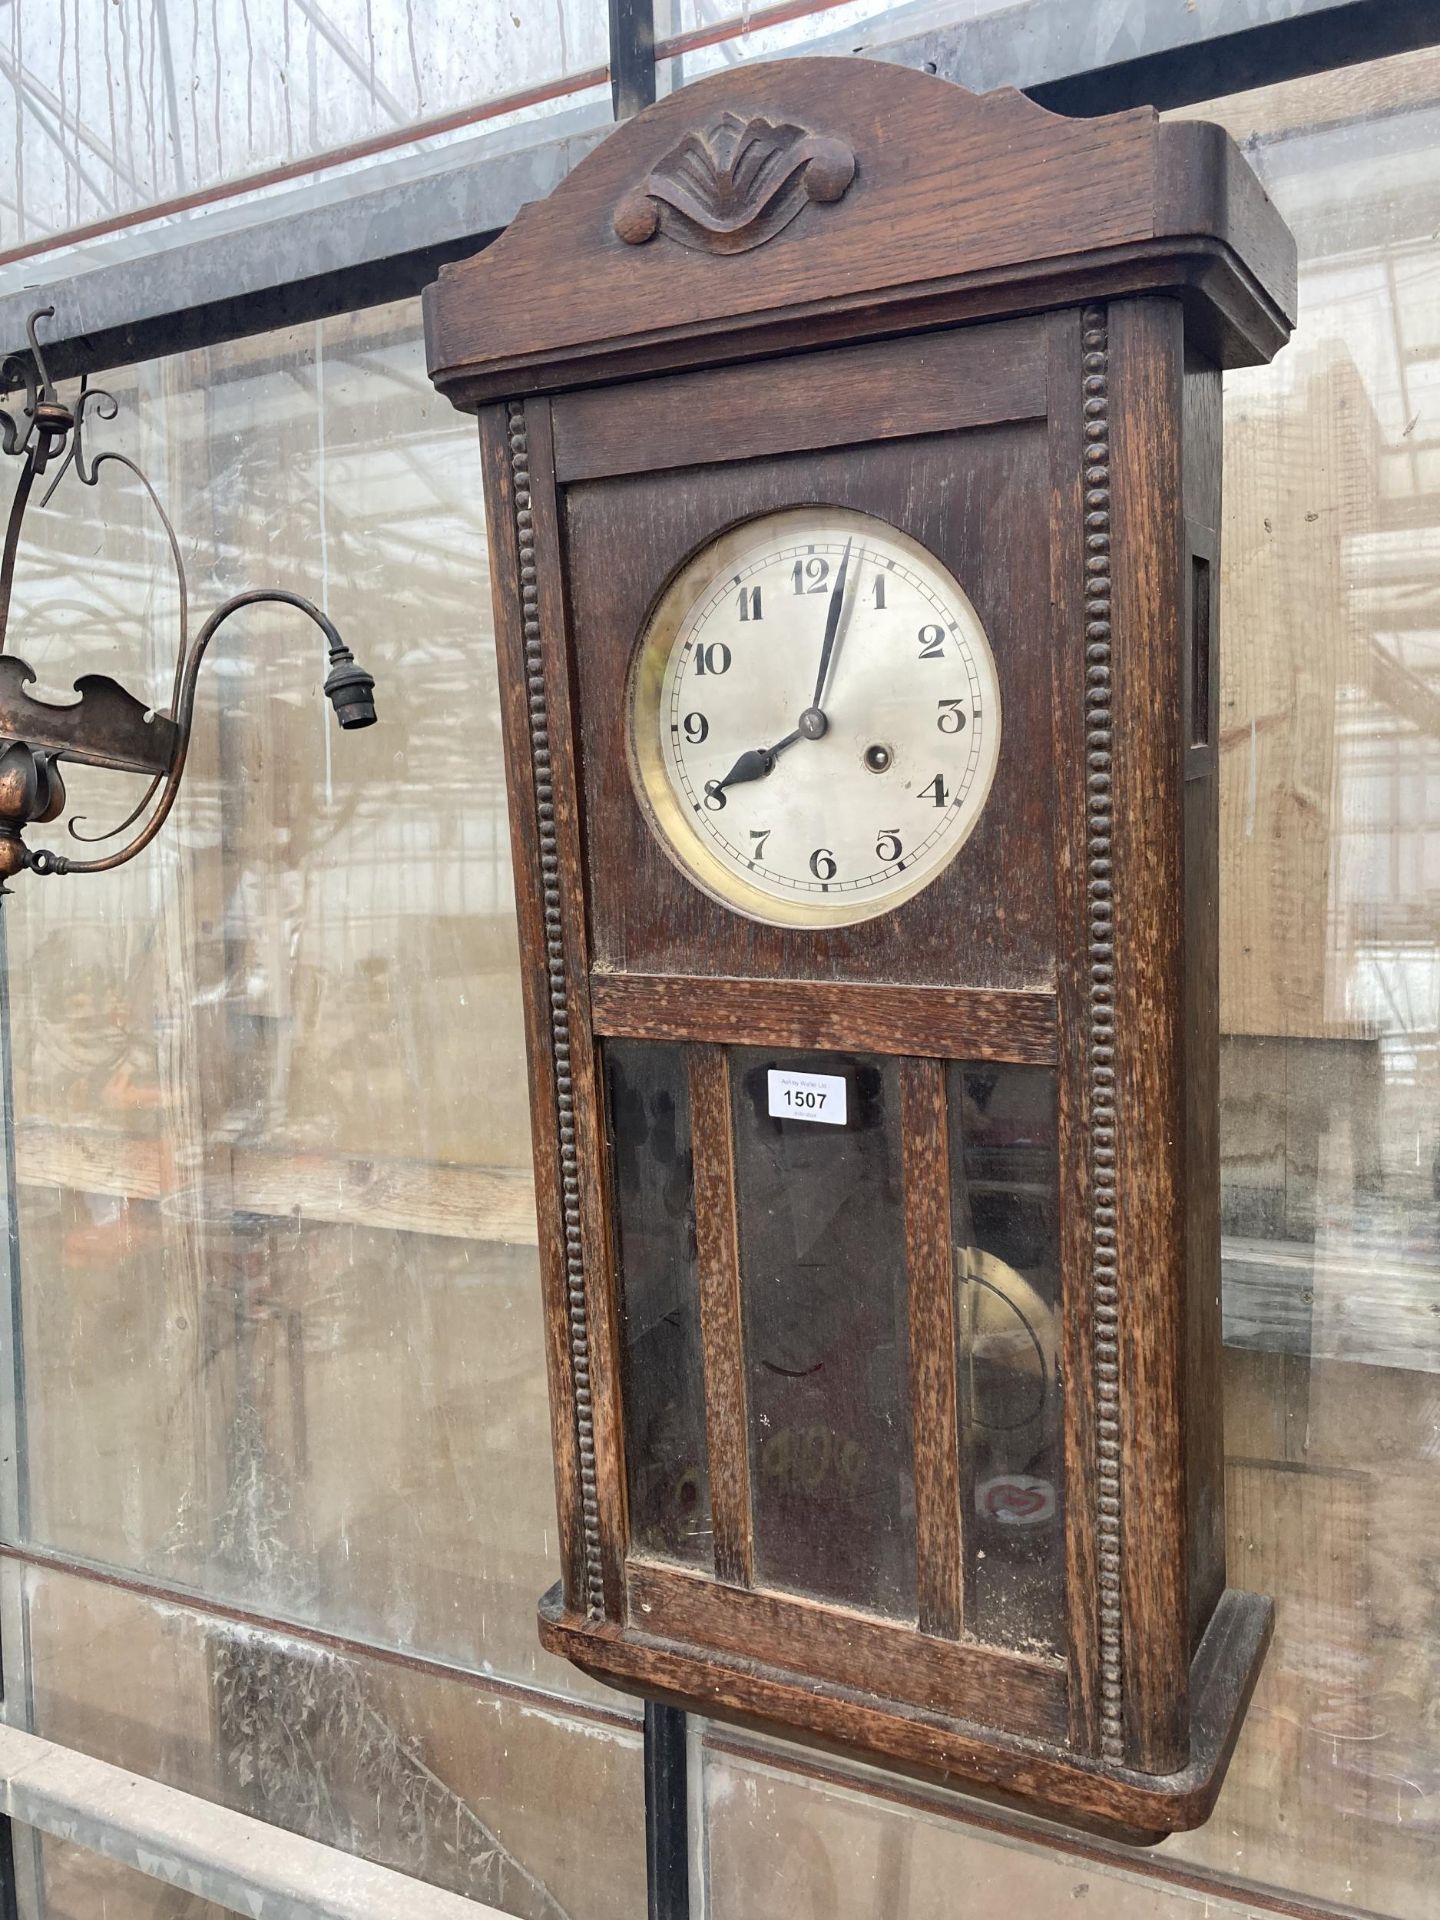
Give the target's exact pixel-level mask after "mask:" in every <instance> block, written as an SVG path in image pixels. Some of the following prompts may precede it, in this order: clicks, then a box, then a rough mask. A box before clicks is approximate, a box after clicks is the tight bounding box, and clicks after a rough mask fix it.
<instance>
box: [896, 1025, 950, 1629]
mask: <svg viewBox="0 0 1440 1920" xmlns="http://www.w3.org/2000/svg"><path fill="white" fill-rule="evenodd" d="M900 1130H901V1137H902V1148H903V1153H904V1166H905V1264H906V1269H907V1273H908V1277H909V1289H908V1292H909V1305H910V1393H911V1407H912V1420H911V1431H912V1434H913V1436H914V1438H913V1444H914V1451H915V1580H916V1591H917V1596H918V1601H919V1623H920V1630H921V1632H922V1633H933V1634H938V1635H940V1636H942V1637H943V1638H946V1639H951V1640H953V1639H955V1638H957V1637H958V1635H959V1633H960V1628H961V1624H962V1620H963V1596H962V1591H961V1589H962V1584H963V1579H962V1571H961V1557H960V1447H959V1422H958V1416H957V1412H956V1384H955V1289H954V1285H953V1281H952V1262H953V1253H952V1247H951V1231H950V1157H949V1152H948V1142H947V1138H946V1122H945V1069H944V1067H943V1066H942V1064H941V1063H940V1062H939V1061H938V1060H905V1061H902V1062H901V1066H900Z"/></svg>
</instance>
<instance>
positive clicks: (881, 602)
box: [875, 573, 885, 613]
mask: <svg viewBox="0 0 1440 1920" xmlns="http://www.w3.org/2000/svg"><path fill="white" fill-rule="evenodd" d="M875 611H876V612H877V613H883V612H884V611H885V576H884V574H883V573H877V574H876V576H875Z"/></svg>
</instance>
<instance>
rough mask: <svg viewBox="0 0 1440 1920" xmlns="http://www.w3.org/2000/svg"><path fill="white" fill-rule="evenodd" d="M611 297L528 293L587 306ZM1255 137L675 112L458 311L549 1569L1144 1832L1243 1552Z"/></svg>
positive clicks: (550, 215)
mask: <svg viewBox="0 0 1440 1920" xmlns="http://www.w3.org/2000/svg"><path fill="white" fill-rule="evenodd" d="M561 283H563V284H566V285H568V286H572V287H583V289H584V298H583V299H579V300H571V301H567V302H555V301H547V300H544V299H539V300H537V298H536V294H537V292H538V291H540V290H543V289H544V288H545V287H546V286H551V285H556V284H561ZM1293 295H1294V252H1293V244H1292V243H1291V242H1290V239H1289V236H1288V234H1287V233H1286V232H1285V229H1284V227H1283V225H1282V224H1281V223H1280V222H1279V220H1278V218H1277V216H1276V215H1275V214H1274V211H1273V209H1272V208H1270V206H1269V203H1268V202H1267V201H1266V200H1265V198H1264V195H1263V193H1262V192H1261V190H1260V189H1259V187H1258V185H1257V184H1256V182H1255V181H1254V178H1253V176H1252V175H1250V173H1249V172H1248V169H1247V168H1246V167H1245V165H1244V163H1243V161H1242V160H1241V159H1240V157H1239V156H1238V154H1237V153H1235V151H1234V149H1233V148H1232V147H1230V145H1229V143H1228V141H1227V140H1226V139H1225V136H1224V135H1223V134H1221V133H1220V132H1219V131H1218V130H1217V129H1214V128H1208V127H1204V126H1200V125H1197V124H1193V123H1192V124H1182V123H1176V124H1174V125H1166V126H1161V125H1160V124H1159V123H1158V122H1157V120H1156V118H1155V116H1154V115H1153V114H1149V113H1132V114H1122V115H1116V116H1112V117H1110V118H1108V119H1104V120H1098V121H1084V122H1070V121H1066V120H1063V119H1060V118H1058V117H1056V116H1052V115H1049V114H1047V113H1044V112H1043V111H1041V110H1040V109H1038V108H1035V107H1034V106H1033V105H1032V104H1031V103H1029V102H1028V101H1025V100H1024V99H1023V98H1021V97H1020V96H1018V95H1015V94H1010V93H999V94H993V95H986V96H978V97H977V96H972V95H969V94H967V93H965V92H963V91H962V90H961V89H959V88H956V87H953V86H951V85H949V84H948V83H946V82H943V81H940V80H938V79H935V78H934V77H931V76H926V75H922V74H914V73H909V72H906V71H904V70H902V69H898V68H893V67H884V66H878V65H872V64H870V63H866V62H863V61H844V62H832V61H814V60H798V61H787V62H784V63H780V64H777V65H775V66H768V67H765V66H762V67H756V68H751V69H744V70H740V71H737V72H732V73H727V74H725V75H719V76H716V77H714V78H713V79H710V80H706V81H702V82H700V83H698V84H697V85H695V86H693V87H691V88H687V89H685V90H683V91H682V92H679V93H677V94H674V95H672V96H670V97H669V98H667V99H666V100H665V101H663V102H661V103H659V104H658V105H656V106H655V107H653V108H650V109H648V110H647V111H646V112H645V113H643V114H641V115H639V116H637V117H636V119H635V120H633V121H631V122H629V123H627V125H626V126H625V127H624V128H623V129H621V130H619V131H617V132H616V133H615V134H614V135H612V136H611V138H610V139H608V140H607V141H606V142H604V143H603V145H602V146H601V147H600V148H598V149H597V150H596V151H595V152H594V153H593V154H591V155H590V156H589V157H588V158H587V159H585V160H584V161H583V162H582V163H581V164H580V165H579V166H578V167H577V168H576V169H575V171H574V173H573V174H572V175H571V176H570V177H569V178H568V179H567V180H566V181H565V182H564V183H563V184H562V185H561V186H560V187H559V188H557V189H556V191H555V193H554V194H553V195H551V197H550V198H549V199H548V200H547V201H544V202H541V203H538V204H537V205H535V206H533V207H531V208H527V209H526V210H525V211H524V212H523V213H522V214H521V215H520V216H519V218H518V219H517V220H516V222H515V223H514V225H513V226H512V227H511V229H510V230H509V231H507V233H506V234H505V235H504V236H502V238H501V239H500V240H499V241H497V242H496V243H495V244H494V245H493V246H492V247H491V248H490V249H489V250H488V251H487V252H486V253H485V254H483V255H481V256H480V257H479V258H478V259H477V260H475V261H473V262H469V263H465V264H464V265H461V266H457V267H454V268H448V269H446V270H445V272H444V274H443V276H442V279H441V281H440V283H439V284H438V286H437V287H435V288H432V289H431V290H430V291H429V293H428V295H427V331H428V337H429V345H430V358H431V370H432V375H433V377H434V378H435V380H436V381H437V384H439V386H440V387H441V388H442V390H443V391H445V392H447V393H448V394H449V395H450V397H451V398H452V399H453V400H454V401H455V402H456V404H457V405H461V406H463V407H466V408H469V409H471V410H473V411H475V412H477V413H478V415H479V417H480V424H481V446H482V457H483V464H484V476H485V486H486V502H487V519H488V526H489V540H490V552H491V568H492V581H493V589H494V600H495V614H496V638H497V652H498V656H499V664H500V690H501V701H502V710H503V720H504V726H505V735H506V755H507V770H508V776H509V781H510V791H511V823H512V832H513V837H514V849H515V874H516V893H517V906H518V911H519V916H520V928H521V941H522V954H523V959H524V983H525V994H526V1026H527V1042H528V1047H529V1057H530V1072H531V1098H532V1112H533V1127H534V1144H535V1171H536V1188H537V1211H538V1215H539V1222H540V1244H541V1264H542V1279H543V1285H544V1291H545V1304H546V1326H547V1358H548V1365H549V1373H550V1390H551V1416H552V1442H553V1449H554V1456H555V1467H556V1486H557V1499H558V1511H559V1518H560V1539H561V1573H562V1577H561V1580H560V1582H559V1584H558V1586H557V1587H556V1588H555V1589H553V1590H552V1591H551V1592H550V1593H549V1594H547V1595H546V1596H545V1597H544V1599H543V1600H542V1602H541V1607H540V1632H541V1637H542V1640H543V1641H544V1643H545V1644H546V1645H547V1646H548V1647H550V1648H551V1649H552V1650H554V1651H556V1652H558V1653H560V1654H562V1655H564V1656H566V1657H568V1658H570V1659H572V1660H574V1661H575V1662H576V1663H577V1664H578V1665H580V1666H581V1667H583V1668H584V1669H585V1670H586V1671H588V1672H590V1673H592V1674H595V1675H597V1676H599V1677H600V1678H602V1679H604V1680H607V1681H609V1682H610V1683H611V1684H614V1685H617V1686H620V1687H624V1688H628V1689H630V1690H632V1691H636V1692H641V1693H644V1694H646V1695H648V1696H652V1697H659V1698H664V1699H668V1700H671V1701H675V1702H678V1703H680V1704H682V1705H686V1706H689V1707H692V1708H695V1709H696V1710H698V1711H702V1712H704V1713H706V1714H710V1715H717V1716H721V1717H730V1718H733V1719H736V1720H739V1721H741V1722H743V1723H746V1724H754V1725H760V1726H764V1727H767V1728H770V1729H772V1730H780V1731H783V1732H788V1733H790V1734H792V1735H794V1736H796V1737H800V1738H803V1739H805V1740H807V1741H810V1742H813V1743H818V1744H821V1745H826V1746H830V1747H834V1748H838V1749H842V1750H844V1751H846V1752H849V1753H853V1754H856V1755H859V1756H861V1757H863V1758H866V1759H869V1760H872V1761H878V1762H880V1763H882V1764H886V1765H890V1766H894V1767H898V1768H902V1769H906V1770H910V1771H914V1772H917V1773H921V1774H924V1775H926V1776H927V1777H932V1778H941V1779H943V1780H945V1781H947V1782H949V1783H950V1784H953V1785H956V1786H960V1787H963V1788H965V1789H966V1790H967V1791H971V1792H979V1793H982V1794H986V1795H989V1796H991V1797H995V1798H999V1799H1002V1800H1005V1801H1007V1802H1010V1803H1013V1804H1019V1805H1021V1806H1024V1807H1025V1808H1027V1809H1029V1810H1032V1811H1038V1812H1041V1813H1044V1814H1046V1815H1048V1816H1050V1817H1052V1818H1059V1819H1063V1820H1066V1821H1069V1822H1072V1823H1075V1824H1079V1825H1083V1826H1088V1827H1091V1828H1098V1829H1100V1830H1103V1831H1106V1832H1109V1833H1112V1834H1118V1835H1120V1836H1122V1837H1125V1838H1129V1839H1132V1840H1145V1839H1154V1838H1157V1837H1160V1836H1162V1835H1163V1834H1164V1833H1166V1832H1169V1831H1173V1830H1174V1829H1176V1828H1178V1827H1183V1826H1190V1825H1195V1824H1197V1823H1199V1822H1200V1821H1202V1820H1204V1819H1205V1818H1206V1817H1207V1816H1208V1813H1209V1811H1210V1809H1211V1807H1212V1806H1213V1803H1214V1799H1215V1796H1216V1794H1217V1793H1218V1791H1219V1787H1220V1783H1221V1780H1222V1778H1223V1774H1224V1770H1225V1767H1226V1764H1227V1762H1228V1758H1229V1755H1230V1752H1231V1749H1232V1747H1233V1744H1234V1741H1235V1739H1236V1737H1237V1734H1238V1731H1239V1728H1240V1723H1241V1720H1242V1718H1243V1715H1244V1711H1245V1707H1246V1704H1247V1702H1248V1699H1249V1697H1250V1693H1251V1690H1252V1688H1253V1686H1254V1683H1255V1680H1256V1676H1257V1673H1258V1671H1259V1667H1260V1663H1261V1660H1262V1657H1263V1653H1264V1649H1265V1645H1266V1642H1267V1639H1268V1635H1269V1631H1270V1606H1269V1602H1268V1601H1266V1600H1265V1599H1263V1598H1262V1597H1260V1596H1255V1595H1251V1594H1245V1593H1242V1592H1239V1591H1236V1590H1234V1589H1232V1588H1229V1587H1228V1586H1227V1584H1226V1577H1225V1556H1224V1490H1223V1458H1222V1449H1221V1441H1220V1431H1219V1384H1220V1383H1219V1358H1220V1326H1219V1297H1218V1296H1219V1267H1218V1161H1217V1150H1216V1070H1217V1049H1218V1041H1217V1002H1216V975H1217V964H1216V961H1217V948H1216V929H1215V897H1216V890H1217V877H1216V876H1217V867H1216V861H1217V853H1216V844H1217V809H1216V764H1215V763H1216V749H1215V727H1216V715H1217V690H1218V669H1217V663H1216V658H1215V598H1216V596H1215V592H1214V586H1213V583H1214V581H1215V578H1216V568H1217V566H1218V558H1219V551H1218V526H1219V484H1220V476H1219V420H1220V376H1221V370H1222V369H1223V368H1225V367H1228V366H1239V365H1253V364H1258V363H1260V362H1262V361H1264V360H1266V359H1268V358H1270V357H1271V356H1272V355H1273V354H1274V352H1275V351H1276V350H1277V349H1278V348H1279V347H1280V346H1281V345H1282V344H1283V342H1284V339H1285V337H1286V335H1287V332H1288V327H1289V316H1290V313H1291V311H1292V308H1293Z"/></svg>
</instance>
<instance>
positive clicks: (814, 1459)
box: [730, 1049, 916, 1619]
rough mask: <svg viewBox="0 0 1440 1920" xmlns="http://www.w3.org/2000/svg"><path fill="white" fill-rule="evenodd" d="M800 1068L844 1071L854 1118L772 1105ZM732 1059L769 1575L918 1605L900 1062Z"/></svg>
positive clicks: (753, 1410) (751, 1377) (744, 1297)
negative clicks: (777, 1082)
mask: <svg viewBox="0 0 1440 1920" xmlns="http://www.w3.org/2000/svg"><path fill="white" fill-rule="evenodd" d="M787 1070H788V1071H791V1072H795V1073H800V1074H805V1075H812V1076H823V1077H825V1078H827V1079H830V1080H837V1079H838V1080H841V1081H843V1083H844V1089H845V1096H844V1097H845V1118H844V1121H843V1123H842V1124H834V1123H832V1122H831V1121H829V1120H824V1119H811V1118H786V1117H781V1116H779V1115H777V1114H776V1113H775V1112H773V1111H772V1075H775V1074H780V1073H784V1072H785V1071H787ZM730 1071H731V1088H732V1109H733V1114H734V1123H735V1194H736V1211H737V1214H738V1216H739V1226H740V1298H741V1318H742V1322H743V1327H744V1345H745V1384H746V1393H747V1396H748V1408H747V1411H748V1416H749V1423H750V1482H751V1505H752V1509H753V1516H754V1541H755V1578H756V1581H757V1583H763V1584H765V1585H767V1586H776V1587H788V1588H792V1589H795V1590H797V1591H800V1592H803V1593H811V1594H815V1595H818V1596H820V1597H821V1598H824V1599H827V1600H838V1601H841V1602H842V1603H844V1604H847V1605H850V1606H855V1607H864V1608H867V1609H869V1610H870V1611H872V1612H876V1613H884V1614H891V1615H896V1616H900V1617H908V1618H912V1619H913V1618H914V1616H915V1612H916V1583H915V1495H914V1481H913V1475H912V1470H911V1447H910V1371H909V1369H910V1358H909V1338H908V1332H907V1325H906V1313H907V1283H906V1275H905V1219H904V1201H903V1193H902V1187H901V1166H900V1085H899V1063H898V1061H895V1060H879V1059H869V1058H865V1057H862V1056H860V1055H858V1054H849V1053H845V1054H841V1053H835V1054H823V1055H816V1054H791V1053H767V1052H761V1051H759V1050H751V1049H737V1051H736V1052H735V1053H734V1054H733V1055H732V1056H731V1068H730ZM800 1091H801V1092H802V1093H803V1092H804V1091H805V1089H804V1088H803V1085H802V1087H801V1089H800ZM783 1097H784V1095H783V1090H782V1091H781V1093H780V1094H779V1095H777V1096H776V1100H775V1104H779V1102H780V1101H782V1100H783ZM830 1097H831V1098H834V1097H836V1096H835V1095H834V1094H833V1093H832V1095H831V1096H830Z"/></svg>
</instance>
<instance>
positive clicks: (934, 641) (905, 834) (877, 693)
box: [630, 507, 1000, 926]
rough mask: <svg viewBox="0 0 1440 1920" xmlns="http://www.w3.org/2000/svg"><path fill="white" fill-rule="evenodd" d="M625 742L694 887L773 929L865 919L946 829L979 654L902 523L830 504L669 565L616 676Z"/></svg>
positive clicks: (976, 765) (974, 765) (990, 728)
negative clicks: (624, 688)
mask: <svg viewBox="0 0 1440 1920" xmlns="http://www.w3.org/2000/svg"><path fill="white" fill-rule="evenodd" d="M630 717H631V740H630V745H631V761H632V766H633V768H634V771H635V774H636V777H637V784H638V785H639V787H640V790H641V793H642V795H643V797H644V799H645V801H646V803H647V806H648V809H649V812H650V815H651V817H652V819H653V821H654V823H655V825H656V827H657V829H658V831H659V833H660V835H661V838H662V840H663V841H664V842H665V844H666V846H667V847H668V848H669V850H670V852H671V853H672V854H673V856H674V857H675V858H676V859H677V860H678V861H679V862H680V864H681V866H682V867H683V868H684V869H685V871H686V872H687V873H688V874H689V875H690V876H691V878H692V879H694V880H695V881H696V882H697V884H699V885H700V886H701V887H703V888H704V889H705V891H706V892H707V893H710V894H711V895H713V896H714V897H715V898H717V899H719V900H721V901H723V902H724V903H725V904H726V905H727V906H731V907H733V908H735V909H736V910H737V911H738V912H740V913H744V914H747V915H749V916H750V917H751V918H752V919H755V920H763V921H768V922H770V923H771V924H774V925H780V926H844V925H848V924H851V923H853V922H855V921H859V920H868V919H870V918H872V917H873V916H874V915H876V914H878V913H883V912H885V911H887V910H888V909H889V908H891V907H894V906H896V905H898V904H899V903H900V902H901V901H902V900H906V899H909V898H910V896H911V895H912V894H915V893H918V892H919V890H920V889H921V888H922V887H924V886H926V885H928V884H929V882H930V881H932V880H933V879H934V878H935V876H936V874H937V873H939V871H940V870H941V868H942V867H944V866H946V865H947V864H948V863H949V861H951V860H952V859H953V858H954V857H955V855H956V854H957V853H958V852H959V851H960V848H961V847H962V846H963V845H964V844H965V841H966V840H967V839H968V837H969V835H970V833H971V832H972V830H973V828H974V826H975V823H976V821H977V820H978V819H979V817H980V813H981V809H982V808H983V807H984V804H985V800H986V796H987V795H988V793H989V791H990V783H991V780H992V779H993V777H994V773H995V763H996V759H997V756H998V754H999V748H1000V693H999V686H998V683H997V680H996V675H995V662H994V658H993V656H992V654H991V652H990V646H989V642H988V641H987V640H986V637H985V631H984V629H983V627H982V626H981V624H980V621H979V618H978V616H977V615H976V612H975V609H974V608H973V607H972V606H971V604H970V602H969V600H968V599H967V598H966V596H965V593H964V591H963V590H962V589H961V587H960V585H959V584H958V582H957V581H956V580H955V579H954V578H953V576H952V575H951V574H949V573H948V572H947V571H946V570H945V568H944V567H942V566H941V565H940V563H939V562H938V561H937V560H936V559H935V557H934V556H933V555H932V554H930V553H927V552H926V551H925V549H924V548H923V547H922V546H920V545H919V544H918V542H916V541H914V540H912V539H910V537H909V536H908V535H907V534H903V533H901V532H899V531H898V530H897V529H896V528H894V527H891V526H887V525H886V524H885V523H884V522H883V521H880V520H875V519H872V518H870V517H869V516H868V515H865V514H859V513H851V512H848V511H845V510H843V509H840V508H833V507H803V508H796V509H793V510H790V511H787V512H783V513H774V514H767V515H765V516H763V517H761V518H759V519H755V520H750V521H747V522H745V523H744V524H743V525H741V526H738V527H734V528H732V529H731V530H730V531H729V532H728V533H726V534H724V535H722V536H721V537H720V538H719V539H718V540H715V541H712V542H711V543H710V544H709V545H708V546H706V547H704V548H702V549H701V551H700V552H699V553H698V554H696V555H695V556H694V558H693V559H691V560H690V561H689V562H688V563H687V564H686V566H685V567H683V568H682V569H681V571H680V573H679V574H678V575H677V576H676V578H675V579H674V580H673V581H672V582H671V584H670V586H669V588H668V589H667V591H666V593H665V594H664V596H663V598H662V599H661V601H660V604H659V606H658V607H657V608H656V610H655V613H654V615H653V616H652V618H651V620H650V623H649V626H648V627H647V629H646V632H645V635H644V638H643V640H642V642H641V646H640V649H639V652H638V654H637V656H636V663H635V669H634V673H633V676H632V685H631V700H630Z"/></svg>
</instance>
